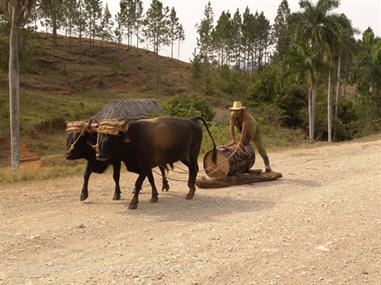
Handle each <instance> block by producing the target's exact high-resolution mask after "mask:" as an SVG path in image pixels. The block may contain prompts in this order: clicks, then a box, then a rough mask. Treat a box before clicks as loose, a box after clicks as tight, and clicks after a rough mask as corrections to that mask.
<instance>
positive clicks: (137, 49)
mask: <svg viewBox="0 0 381 285" xmlns="http://www.w3.org/2000/svg"><path fill="white" fill-rule="evenodd" d="M136 54H138V55H139V28H138V27H137V28H136Z"/></svg>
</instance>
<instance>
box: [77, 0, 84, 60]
mask: <svg viewBox="0 0 381 285" xmlns="http://www.w3.org/2000/svg"><path fill="white" fill-rule="evenodd" d="M77 6H78V8H77V13H76V17H75V21H74V25H75V30H76V32H77V33H78V38H79V62H82V38H83V34H84V32H85V30H86V24H87V23H86V12H85V8H84V0H78V3H77Z"/></svg>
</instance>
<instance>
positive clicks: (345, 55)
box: [335, 14, 357, 116]
mask: <svg viewBox="0 0 381 285" xmlns="http://www.w3.org/2000/svg"><path fill="white" fill-rule="evenodd" d="M337 22H338V24H339V33H338V38H337V41H336V46H337V81H336V96H335V97H336V98H335V116H337V114H338V107H339V97H340V86H341V85H342V84H343V82H342V77H341V74H342V65H343V63H344V62H348V61H351V59H352V57H353V56H354V50H355V45H356V41H355V39H354V34H355V33H357V30H356V29H354V28H353V27H352V23H351V21H350V20H349V19H348V18H347V17H346V16H345V15H344V14H341V15H340V16H338V17H337Z"/></svg>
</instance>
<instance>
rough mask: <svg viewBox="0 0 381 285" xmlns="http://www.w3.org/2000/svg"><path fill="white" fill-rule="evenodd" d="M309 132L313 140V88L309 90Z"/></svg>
mask: <svg viewBox="0 0 381 285" xmlns="http://www.w3.org/2000/svg"><path fill="white" fill-rule="evenodd" d="M308 131H309V139H310V141H312V140H313V130H312V87H310V88H308Z"/></svg>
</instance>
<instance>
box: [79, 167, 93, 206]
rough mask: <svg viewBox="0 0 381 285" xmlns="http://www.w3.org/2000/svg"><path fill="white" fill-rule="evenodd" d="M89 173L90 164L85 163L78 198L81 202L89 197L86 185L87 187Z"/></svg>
mask: <svg viewBox="0 0 381 285" xmlns="http://www.w3.org/2000/svg"><path fill="white" fill-rule="evenodd" d="M91 172H92V171H91V165H90V162H87V165H86V168H85V172H84V173H83V186H82V191H81V196H80V200H81V201H85V200H86V199H87V198H88V197H89V191H88V185H89V179H90V175H91Z"/></svg>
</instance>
